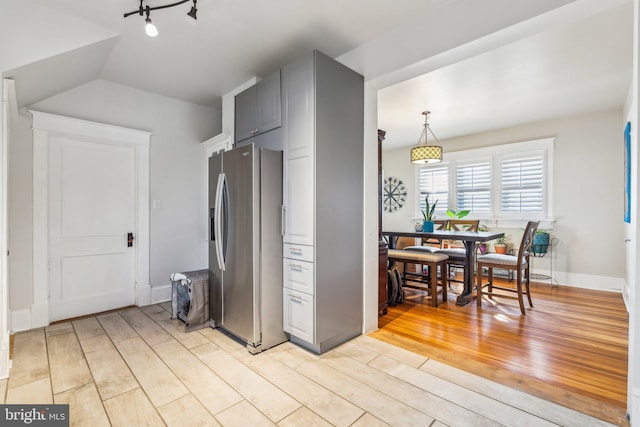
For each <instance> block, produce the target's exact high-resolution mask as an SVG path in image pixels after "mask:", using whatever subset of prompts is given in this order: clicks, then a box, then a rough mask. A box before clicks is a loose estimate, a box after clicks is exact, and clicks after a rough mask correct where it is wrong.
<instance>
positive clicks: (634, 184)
mask: <svg viewBox="0 0 640 427" xmlns="http://www.w3.org/2000/svg"><path fill="white" fill-rule="evenodd" d="M633 4H634V10H633V15H634V23H633V74H632V79H633V80H632V84H631V89H630V91H629V96H628V99H627V106H626V108H625V112H626V114H625V117H626V119H627V120H628V121H629V122H631V194H632V196H631V223H630V224H627V225H626V226H625V228H626V230H625V231H626V238H627V239H628V242H627V245H626V246H625V249H626V260H627V269H626V274H625V279H626V285H627V289H628V294H627V301H626V302H627V308H628V310H629V374H628V377H627V414H629V415H630V416H631V425H632V426H640V339H639V338H638V332H637V331H638V327H639V325H640V298H638V292H639V290H640V276H639V275H638V268H637V264H638V254H639V253H640V236H639V234H638V221H640V210H639V209H638V200H640V185H639V181H638V177H639V173H638V164H640V150H639V149H638V148H639V146H638V143H639V140H640V129H639V127H640V111H639V108H638V99H639V98H640V87H639V85H638V73H639V72H640V35H639V25H640V1H639V0H634V2H633Z"/></svg>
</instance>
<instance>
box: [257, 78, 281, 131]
mask: <svg viewBox="0 0 640 427" xmlns="http://www.w3.org/2000/svg"><path fill="white" fill-rule="evenodd" d="M256 99H257V110H258V119H257V133H264V132H268V131H270V130H271V129H275V128H277V127H280V126H281V125H282V106H281V105H282V104H281V100H280V70H278V71H276V72H275V73H273V74H272V75H270V76H269V77H267V78H266V79H264V80H261V81H260V82H258V84H257V85H256Z"/></svg>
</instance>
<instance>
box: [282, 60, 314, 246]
mask: <svg viewBox="0 0 640 427" xmlns="http://www.w3.org/2000/svg"><path fill="white" fill-rule="evenodd" d="M313 64H314V63H313V56H312V55H308V56H307V57H305V58H303V59H302V60H300V61H297V62H294V63H292V64H289V65H287V66H286V67H285V68H284V69H283V70H282V96H283V103H284V106H283V111H284V118H283V122H284V124H285V126H284V134H285V135H284V142H285V150H284V158H285V184H284V185H285V188H284V193H285V209H286V211H285V235H284V241H285V242H286V243H295V244H303V245H313V244H314V224H315V222H314V213H315V185H314V177H315V160H314V158H315V156H314V135H315V133H314V118H315V96H314V66H313Z"/></svg>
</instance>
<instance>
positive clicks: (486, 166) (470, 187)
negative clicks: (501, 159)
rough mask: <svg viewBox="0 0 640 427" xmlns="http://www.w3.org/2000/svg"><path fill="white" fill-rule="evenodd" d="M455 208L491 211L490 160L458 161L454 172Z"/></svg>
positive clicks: (480, 211) (475, 212) (478, 211)
mask: <svg viewBox="0 0 640 427" xmlns="http://www.w3.org/2000/svg"><path fill="white" fill-rule="evenodd" d="M456 201H457V206H456V207H457V210H460V211H464V210H470V211H471V212H473V213H474V214H479V213H489V212H491V161H489V160H484V161H479V162H470V163H462V162H461V163H459V164H458V167H457V172H456Z"/></svg>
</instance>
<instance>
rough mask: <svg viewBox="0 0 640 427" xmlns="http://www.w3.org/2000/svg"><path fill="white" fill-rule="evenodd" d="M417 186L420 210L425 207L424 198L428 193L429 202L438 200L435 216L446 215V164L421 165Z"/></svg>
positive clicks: (447, 191)
mask: <svg viewBox="0 0 640 427" xmlns="http://www.w3.org/2000/svg"><path fill="white" fill-rule="evenodd" d="M418 188H419V190H420V203H419V206H420V210H424V209H425V206H426V204H425V202H424V199H425V197H426V196H427V193H429V203H433V202H434V201H436V200H437V201H438V205H437V206H436V210H435V213H436V216H437V217H439V218H443V217H444V216H446V213H447V207H448V206H449V169H448V167H447V166H437V167H422V168H420V170H419V172H418Z"/></svg>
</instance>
